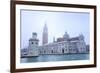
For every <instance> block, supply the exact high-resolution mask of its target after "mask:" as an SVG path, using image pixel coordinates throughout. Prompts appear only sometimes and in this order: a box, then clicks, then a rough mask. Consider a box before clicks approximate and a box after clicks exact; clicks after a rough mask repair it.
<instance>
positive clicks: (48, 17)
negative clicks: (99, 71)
mask: <svg viewBox="0 0 100 73" xmlns="http://www.w3.org/2000/svg"><path fill="white" fill-rule="evenodd" d="M89 17H90V14H89V13H73V12H51V11H32V10H21V48H24V47H27V46H28V42H29V41H28V40H29V38H31V37H32V32H36V33H37V38H38V39H39V45H41V44H42V32H43V27H44V25H45V22H46V23H47V27H48V42H49V43H50V42H52V41H53V37H55V39H57V38H58V37H62V36H63V34H64V33H65V32H67V33H68V34H69V36H70V37H76V36H78V35H79V34H81V33H82V34H83V35H84V37H85V42H86V43H87V44H89V41H90V40H89V39H90V38H89V37H90V36H89V24H90V23H89V22H90V20H89V19H90V18H89Z"/></svg>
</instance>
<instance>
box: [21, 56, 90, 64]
mask: <svg viewBox="0 0 100 73" xmlns="http://www.w3.org/2000/svg"><path fill="white" fill-rule="evenodd" d="M88 59H89V54H64V55H39V56H38V57H31V58H21V63H28V62H49V61H71V60H88Z"/></svg>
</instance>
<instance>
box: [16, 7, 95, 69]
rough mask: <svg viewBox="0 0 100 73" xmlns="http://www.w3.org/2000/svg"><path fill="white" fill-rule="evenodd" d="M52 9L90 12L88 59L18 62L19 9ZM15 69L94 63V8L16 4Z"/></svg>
mask: <svg viewBox="0 0 100 73" xmlns="http://www.w3.org/2000/svg"><path fill="white" fill-rule="evenodd" d="M21 9H29V10H49V11H50V10H52V11H72V12H89V13H90V41H91V42H90V60H84V61H82V60H80V61H61V62H39V63H20V10H21ZM15 16H16V18H15V19H16V20H15V24H16V38H15V40H16V44H15V45H16V47H15V48H16V49H15V51H16V55H15V56H16V69H23V68H40V67H42V68H43V67H55V66H56V67H57V66H75V65H89V64H90V65H91V64H94V10H93V9H86V8H70V7H52V6H39V5H38V6H36V5H16V13H15Z"/></svg>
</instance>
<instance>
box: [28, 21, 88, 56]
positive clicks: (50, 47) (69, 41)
mask: <svg viewBox="0 0 100 73" xmlns="http://www.w3.org/2000/svg"><path fill="white" fill-rule="evenodd" d="M88 52H89V45H86V43H85V41H84V36H83V35H82V34H80V35H79V36H77V37H70V36H69V34H68V33H67V32H65V34H64V35H63V36H62V37H60V38H57V40H55V38H53V42H52V43H48V28H47V25H46V23H45V26H44V28H43V39H42V45H41V46H39V40H38V39H37V33H35V32H33V33H32V38H30V39H29V46H28V54H27V56H39V55H40V54H41V55H42V54H76V53H88Z"/></svg>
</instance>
